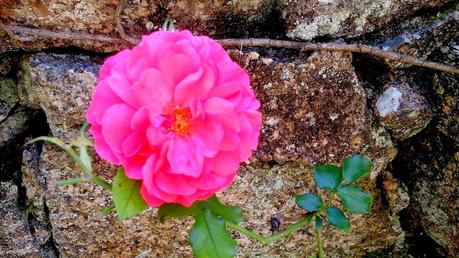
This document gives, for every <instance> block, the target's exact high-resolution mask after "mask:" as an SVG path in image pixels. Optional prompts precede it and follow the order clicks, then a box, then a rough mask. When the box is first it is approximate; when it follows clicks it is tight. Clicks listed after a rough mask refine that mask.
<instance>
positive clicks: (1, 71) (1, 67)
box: [0, 54, 15, 75]
mask: <svg viewBox="0 0 459 258" xmlns="http://www.w3.org/2000/svg"><path fill="white" fill-rule="evenodd" d="M14 61H15V58H14V57H13V56H9V55H6V54H2V55H0V75H6V74H7V73H9V72H10V71H11V69H12V68H13V66H14Z"/></svg>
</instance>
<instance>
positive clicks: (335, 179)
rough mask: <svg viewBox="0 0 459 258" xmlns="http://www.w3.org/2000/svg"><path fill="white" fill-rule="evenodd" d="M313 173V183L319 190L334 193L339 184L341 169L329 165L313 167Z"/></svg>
mask: <svg viewBox="0 0 459 258" xmlns="http://www.w3.org/2000/svg"><path fill="white" fill-rule="evenodd" d="M313 172H314V181H315V182H316V185H317V186H318V187H319V188H320V189H326V190H330V191H335V189H336V188H337V187H338V186H339V185H340V183H341V179H342V175H341V168H339V167H337V166H334V165H330V164H324V165H315V166H314V167H313Z"/></svg>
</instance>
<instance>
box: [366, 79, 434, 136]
mask: <svg viewBox="0 0 459 258" xmlns="http://www.w3.org/2000/svg"><path fill="white" fill-rule="evenodd" d="M384 88H385V90H384V92H383V93H382V94H381V95H380V96H379V97H378V99H377V101H376V104H375V113H376V116H377V117H378V119H379V122H380V123H381V124H382V125H383V126H384V127H385V128H387V129H388V130H390V131H391V132H392V135H393V136H394V137H395V138H397V139H399V140H404V139H407V138H409V137H411V136H413V135H415V134H417V133H419V132H420V131H421V130H422V129H424V128H425V127H426V126H427V124H428V123H429V122H430V120H431V119H432V117H433V112H432V109H431V108H430V106H429V104H428V102H427V99H426V98H425V96H424V94H423V93H422V92H421V90H420V89H419V87H418V86H417V85H410V84H409V82H406V81H400V80H395V81H391V82H390V83H388V84H387V85H385V87H384Z"/></svg>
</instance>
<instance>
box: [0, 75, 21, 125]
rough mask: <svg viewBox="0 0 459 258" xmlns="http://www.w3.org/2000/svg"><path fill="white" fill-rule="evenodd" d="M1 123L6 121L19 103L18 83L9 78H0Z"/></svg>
mask: <svg viewBox="0 0 459 258" xmlns="http://www.w3.org/2000/svg"><path fill="white" fill-rule="evenodd" d="M0 92H1V94H0V121H2V120H4V119H5V118H6V117H7V116H8V113H9V112H10V111H11V109H12V108H13V107H14V106H15V105H16V103H17V102H18V100H19V99H18V94H17V89H16V82H15V81H14V80H13V79H9V78H0Z"/></svg>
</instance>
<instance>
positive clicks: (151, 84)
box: [133, 68, 173, 113]
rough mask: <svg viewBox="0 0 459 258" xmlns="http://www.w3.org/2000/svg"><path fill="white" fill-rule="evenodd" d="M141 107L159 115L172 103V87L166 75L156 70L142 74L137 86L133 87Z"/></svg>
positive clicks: (149, 70)
mask: <svg viewBox="0 0 459 258" xmlns="http://www.w3.org/2000/svg"><path fill="white" fill-rule="evenodd" d="M133 91H134V93H135V94H136V96H137V98H138V100H139V102H140V105H142V106H145V107H149V108H150V109H151V110H153V111H154V112H157V113H161V112H163V110H164V108H165V107H167V106H170V105H171V103H172V93H173V89H172V85H171V82H170V81H169V80H167V79H166V78H165V77H164V75H163V74H162V73H161V72H160V71H158V70H156V69H153V68H152V69H148V70H146V71H144V72H143V73H142V75H141V76H140V78H139V81H138V83H137V84H135V85H134V86H133Z"/></svg>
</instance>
